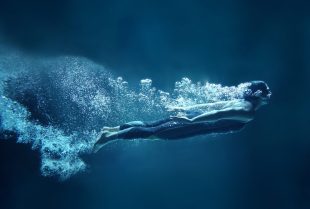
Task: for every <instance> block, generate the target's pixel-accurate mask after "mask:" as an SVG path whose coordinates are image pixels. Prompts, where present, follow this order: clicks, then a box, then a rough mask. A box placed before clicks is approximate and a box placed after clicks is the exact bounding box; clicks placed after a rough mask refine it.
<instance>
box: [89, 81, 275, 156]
mask: <svg viewBox="0 0 310 209" xmlns="http://www.w3.org/2000/svg"><path fill="white" fill-rule="evenodd" d="M270 96H271V92H270V90H269V87H268V86H267V84H266V83H265V82H263V81H251V82H249V86H248V89H247V90H246V91H245V92H244V95H243V98H242V99H234V100H230V101H221V102H214V103H206V104H198V105H194V106H189V107H174V108H171V109H170V111H176V112H183V113H184V116H171V117H169V118H166V119H162V120H158V121H154V122H143V121H132V122H128V123H125V124H123V125H120V126H116V127H103V129H102V131H101V133H100V135H99V137H98V138H97V140H96V142H95V145H94V149H93V151H94V152H97V151H98V150H100V149H101V148H102V147H103V146H104V145H105V144H106V143H107V142H110V141H113V140H116V139H126V140H130V139H137V138H144V139H164V140H177V139H183V138H187V137H192V136H196V135H202V134H212V133H229V132H233V131H238V130H240V129H242V128H243V127H244V126H245V125H246V124H247V123H248V122H250V121H251V120H253V119H254V114H255V111H256V110H257V109H259V108H260V107H261V106H263V105H265V104H267V103H268V101H269V99H270Z"/></svg>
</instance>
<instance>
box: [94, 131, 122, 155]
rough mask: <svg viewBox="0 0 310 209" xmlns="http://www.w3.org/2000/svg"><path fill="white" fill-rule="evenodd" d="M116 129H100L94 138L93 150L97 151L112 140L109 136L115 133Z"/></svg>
mask: <svg viewBox="0 0 310 209" xmlns="http://www.w3.org/2000/svg"><path fill="white" fill-rule="evenodd" d="M117 132H118V131H109V130H104V129H103V130H102V131H101V132H100V134H99V136H98V138H97V139H96V142H95V144H94V147H93V152H94V153H96V152H98V151H99V150H100V149H101V148H102V147H103V146H104V145H106V144H107V143H108V142H110V141H111V140H114V139H112V138H111V136H112V135H115V134H117Z"/></svg>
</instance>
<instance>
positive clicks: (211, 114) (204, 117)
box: [173, 101, 254, 123]
mask: <svg viewBox="0 0 310 209" xmlns="http://www.w3.org/2000/svg"><path fill="white" fill-rule="evenodd" d="M253 117H254V111H253V107H252V104H251V103H250V102H247V101H240V102H238V103H234V104H232V105H231V106H228V107H227V106H226V108H224V109H221V110H211V111H207V112H205V113H203V114H200V115H198V116H196V117H194V118H191V119H189V118H187V117H173V118H174V119H175V120H177V121H181V122H187V123H199V122H212V121H217V120H223V119H226V120H238V121H240V122H248V121H250V120H252V119H253Z"/></svg>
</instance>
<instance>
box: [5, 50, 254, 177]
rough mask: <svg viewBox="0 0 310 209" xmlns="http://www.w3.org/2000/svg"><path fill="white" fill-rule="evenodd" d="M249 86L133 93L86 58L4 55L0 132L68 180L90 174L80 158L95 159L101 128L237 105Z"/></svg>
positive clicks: (186, 82) (147, 82)
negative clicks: (183, 109) (183, 110)
mask: <svg viewBox="0 0 310 209" xmlns="http://www.w3.org/2000/svg"><path fill="white" fill-rule="evenodd" d="M248 85H249V84H248V83H243V84H240V85H238V86H231V87H225V86H222V85H220V84H212V83H208V82H205V83H201V82H198V83H193V82H192V81H191V80H190V79H189V78H183V79H182V80H180V81H178V82H176V83H175V88H174V90H173V91H172V92H165V91H162V90H159V89H156V88H155V87H153V85H152V80H151V79H143V80H141V82H140V83H139V85H138V86H139V87H138V88H132V87H130V85H129V84H128V82H127V81H125V80H124V79H123V78H121V77H114V76H113V75H112V74H111V73H110V72H109V71H107V70H106V69H105V68H104V67H102V66H100V65H98V64H95V63H93V62H91V61H90V60H87V59H85V58H80V57H59V58H54V59H43V58H36V59H34V58H31V57H27V56H25V55H23V54H19V53H11V54H0V132H1V133H7V132H9V133H15V134H16V138H17V143H25V144H30V145H31V147H32V149H36V150H39V152H40V154H41V172H42V175H44V176H57V177H58V178H59V179H61V180H65V179H68V178H70V177H71V176H72V175H74V174H76V173H78V172H81V171H83V170H85V169H86V167H87V166H86V164H85V162H84V161H83V160H82V159H81V157H80V156H81V155H82V154H85V153H86V154H87V153H90V152H91V149H92V146H93V144H94V140H95V139H96V137H97V135H98V133H99V130H100V129H101V127H102V126H104V125H107V126H113V125H119V124H121V123H125V122H128V121H132V120H142V121H150V120H156V119H160V118H163V117H168V116H169V114H170V112H168V111H167V109H169V108H170V107H174V106H188V105H195V104H201V103H208V102H216V101H227V100H232V99H240V98H242V96H243V93H244V91H246V90H247V86H248ZM1 136H3V137H2V138H1V139H3V140H6V139H8V138H9V139H12V138H13V139H14V137H10V136H8V137H5V136H6V135H5V134H2V135H1Z"/></svg>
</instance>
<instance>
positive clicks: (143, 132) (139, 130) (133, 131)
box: [93, 127, 156, 152]
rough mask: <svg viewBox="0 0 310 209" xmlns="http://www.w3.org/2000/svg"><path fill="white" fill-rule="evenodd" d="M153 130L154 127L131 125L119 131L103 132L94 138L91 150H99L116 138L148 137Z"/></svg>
mask: <svg viewBox="0 0 310 209" xmlns="http://www.w3.org/2000/svg"><path fill="white" fill-rule="evenodd" d="M155 131H156V129H155V128H151V127H131V128H127V129H123V130H120V131H114V132H111V131H106V132H103V133H102V134H101V135H100V136H99V137H98V139H97V140H96V143H95V145H94V150H93V152H97V151H99V150H100V149H101V148H102V147H103V146H104V145H105V144H107V143H108V142H111V141H114V140H116V139H125V140H130V139H138V138H149V137H151V136H152V135H153V134H154V132H155Z"/></svg>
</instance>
